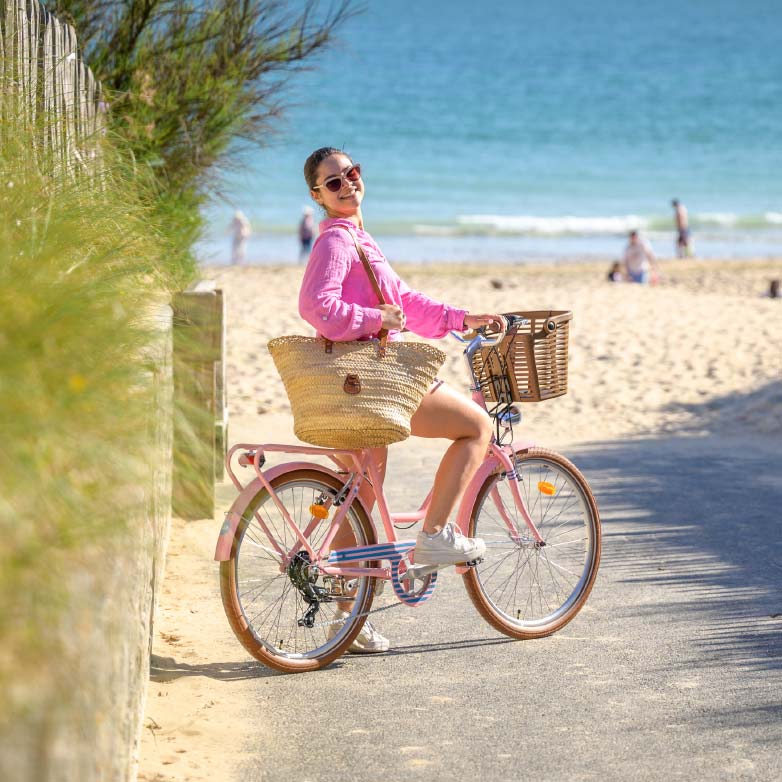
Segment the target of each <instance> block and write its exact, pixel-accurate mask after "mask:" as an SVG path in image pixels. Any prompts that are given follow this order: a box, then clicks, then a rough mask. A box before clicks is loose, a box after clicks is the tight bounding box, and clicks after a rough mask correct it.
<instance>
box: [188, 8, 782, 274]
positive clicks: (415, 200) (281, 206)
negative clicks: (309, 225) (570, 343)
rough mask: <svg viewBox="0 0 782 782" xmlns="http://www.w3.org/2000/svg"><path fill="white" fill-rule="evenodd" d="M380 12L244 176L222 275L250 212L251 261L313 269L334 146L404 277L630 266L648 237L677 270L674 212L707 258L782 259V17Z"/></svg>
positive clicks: (339, 46) (324, 59)
mask: <svg viewBox="0 0 782 782" xmlns="http://www.w3.org/2000/svg"><path fill="white" fill-rule="evenodd" d="M294 5H295V4H294ZM324 7H325V5H324ZM364 8H365V10H364V11H363V13H360V14H358V15H357V16H355V17H353V18H352V19H350V20H349V21H348V22H346V23H345V24H344V25H343V26H342V27H341V28H340V29H339V30H338V33H337V36H338V39H339V40H338V41H337V42H336V43H335V44H334V45H332V47H331V48H330V49H329V51H328V52H326V53H325V54H323V55H321V56H319V58H318V59H316V60H313V61H312V63H311V65H312V66H313V70H311V71H308V72H304V73H300V74H297V75H296V76H294V77H293V79H292V81H291V86H290V88H289V89H288V91H287V93H286V95H287V99H288V102H289V104H290V108H289V109H288V110H287V112H286V113H285V115H284V117H283V119H282V121H281V122H280V123H279V124H278V125H277V130H278V133H277V134H276V135H275V136H273V137H269V138H266V139H262V141H263V142H264V144H265V146H263V147H261V148H258V149H255V150H252V151H251V152H249V153H245V155H244V157H243V159H242V165H241V169H240V170H241V173H239V172H238V171H234V172H232V173H231V172H229V173H227V174H226V179H225V186H224V189H225V192H226V193H227V200H226V201H225V202H221V203H219V204H217V205H214V206H212V207H211V208H210V209H209V210H208V212H207V218H208V225H207V231H206V234H205V237H204V241H203V242H202V243H201V245H200V248H199V252H200V255H201V257H202V258H203V259H204V260H209V261H212V262H215V261H216V262H224V261H227V259H228V255H229V239H228V237H227V235H226V227H227V225H228V223H229V222H230V219H231V216H232V213H233V210H234V209H241V210H242V211H244V212H245V213H246V214H247V215H248V217H249V218H250V220H251V222H252V224H253V230H254V235H253V237H252V239H251V240H250V243H249V247H248V260H249V262H258V263H268V262H276V263H295V262H296V260H297V257H298V241H297V237H296V226H297V223H298V220H299V218H300V216H301V213H302V208H303V207H304V206H306V205H308V204H312V202H311V201H310V200H309V197H308V192H307V188H306V186H305V183H304V180H303V177H302V166H303V163H304V160H305V158H306V157H307V155H308V154H309V153H310V152H311V151H312V150H314V149H316V148H317V147H320V146H325V145H329V146H336V147H340V148H344V149H345V150H346V151H347V152H348V153H349V154H350V155H351V156H352V157H353V159H354V160H356V161H359V162H361V164H362V169H363V172H364V182H365V185H366V198H365V202H364V208H363V212H364V220H365V225H366V227H367V229H368V230H370V231H371V233H372V234H373V235H374V236H375V238H376V239H377V240H378V242H379V243H380V245H381V247H382V248H383V249H384V251H385V253H386V255H387V256H388V257H389V259H390V260H392V261H415V262H426V261H443V260H454V261H466V260H478V261H481V260H487V261H488V260H497V261H507V262H520V261H521V262H523V261H535V260H550V259H579V258H592V257H601V258H602V257H606V258H608V257H617V256H619V255H620V254H621V250H622V248H623V246H624V243H625V241H626V234H627V232H628V231H629V230H630V229H632V228H639V229H641V231H642V232H644V233H645V234H646V236H647V238H648V239H649V240H650V241H651V243H652V245H653V247H654V249H655V251H656V252H657V253H658V254H659V255H660V256H663V257H665V256H670V255H672V254H673V250H674V237H675V234H674V224H673V212H672V209H671V205H670V202H671V199H672V198H679V199H680V200H681V201H682V202H683V203H684V204H685V205H686V206H687V207H688V209H689V212H690V219H691V224H692V228H693V239H694V246H695V250H696V252H697V254H698V255H699V256H702V257H726V258H740V257H756V256H772V255H773V256H782V179H781V177H780V174H782V144H780V135H781V134H780V128H782V46H780V45H779V40H780V32H782V6H781V5H780V3H779V0H744V1H743V2H741V3H736V2H735V0H655V1H654V2H645V1H644V0H639V1H638V2H635V3H625V2H618V0H613V1H612V0H547V2H546V3H539V2H535V3H533V2H528V1H527V0H482V2H476V0H369V2H367V3H365V4H364ZM317 219H318V216H317V213H316V221H317Z"/></svg>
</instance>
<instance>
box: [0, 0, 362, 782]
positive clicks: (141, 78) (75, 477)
mask: <svg viewBox="0 0 782 782" xmlns="http://www.w3.org/2000/svg"><path fill="white" fill-rule="evenodd" d="M48 8H49V10H50V11H52V12H54V13H55V14H56V15H57V16H58V17H59V18H61V19H64V20H66V21H70V22H72V23H73V24H74V25H75V28H76V31H77V34H78V38H79V42H80V51H81V52H82V54H84V59H85V61H86V63H87V64H89V65H90V67H91V70H92V71H93V73H94V75H95V77H96V78H97V79H98V81H100V82H101V83H102V100H103V101H104V102H105V104H106V106H107V107H108V110H107V111H106V113H105V115H104V117H103V119H104V121H105V125H106V127H105V128H104V129H103V130H101V131H100V132H99V136H100V137H99V138H96V139H90V144H92V145H94V146H95V148H96V149H97V151H98V153H99V154H98V158H99V159H100V160H101V164H100V166H97V165H96V166H94V168H93V170H92V171H88V170H86V169H87V168H90V167H91V166H92V164H91V163H89V161H88V163H87V165H86V166H85V165H83V161H81V160H80V161H79V163H78V164H77V163H76V162H73V164H72V167H71V168H70V170H68V167H67V166H64V165H63V163H62V161H61V160H58V161H55V160H53V159H52V160H47V158H46V155H47V148H46V145H45V144H43V143H42V139H43V138H44V137H45V136H46V135H47V134H46V131H47V130H49V128H48V127H47V123H49V122H50V120H51V118H47V117H46V116H44V115H42V114H39V116H38V119H37V120H36V121H35V122H33V121H31V115H30V111H29V109H24V108H23V107H24V105H27V104H25V102H24V100H20V99H19V94H16V95H15V94H14V90H16V89H18V85H19V84H20V83H21V82H20V81H16V82H15V81H14V78H15V77H14V74H15V73H16V71H15V70H13V68H12V67H11V66H8V67H6V68H5V71H4V72H3V74H0V75H3V76H4V78H5V79H6V82H5V83H4V84H0V86H2V87H3V89H2V90H0V693H2V695H0V727H2V726H3V724H5V725H6V727H8V726H9V725H13V724H14V723H17V725H16V728H15V732H14V730H11V732H9V731H8V730H0V739H3V738H5V740H6V741H7V740H8V737H9V736H11V737H13V736H14V735H16V736H20V735H22V736H24V738H25V740H26V741H28V742H29V741H32V742H34V743H35V742H41V747H38V748H37V749H35V748H34V751H30V752H28V753H27V755H28V756H29V757H37V756H40V757H43V755H41V752H40V750H41V749H42V748H43V745H44V744H45V743H46V741H47V739H46V736H48V735H50V734H49V732H48V731H49V728H50V727H51V726H53V725H57V724H58V722H57V721H58V716H57V715H58V710H59V709H65V710H66V711H67V714H68V719H70V720H72V721H73V720H75V723H74V724H73V725H71V727H70V728H69V730H70V731H71V735H73V736H75V737H78V740H79V741H80V742H81V743H82V744H83V743H85V742H86V743H87V744H89V743H90V737H91V736H92V735H95V736H97V735H98V733H100V731H103V732H104V733H105V732H106V730H107V729H108V730H109V731H110V729H111V727H110V726H108V728H107V726H106V724H105V720H106V718H107V717H109V716H110V715H111V710H110V708H109V705H108V704H109V700H110V699H113V700H114V702H115V703H120V704H122V702H123V699H124V698H126V697H127V694H123V693H122V692H118V691H114V692H111V691H109V690H110V689H111V688H110V687H107V686H105V685H106V682H105V677H104V680H100V677H96V678H95V683H94V684H91V685H90V687H88V688H87V689H84V683H85V682H88V681H90V676H89V671H85V666H89V665H90V660H94V659H95V655H99V654H104V653H105V654H109V655H114V656H116V657H117V658H118V662H116V664H115V665H114V669H113V670H114V671H115V672H116V671H120V672H121V673H123V672H124V673H123V675H124V676H125V677H126V679H127V677H129V676H131V674H130V673H129V672H130V671H131V670H135V669H134V668H133V665H132V664H131V663H130V662H129V660H128V659H127V658H128V657H129V656H130V657H132V656H133V654H134V652H133V650H132V648H131V647H129V646H128V641H127V639H128V637H129V636H128V634H127V633H125V634H124V636H123V628H122V624H123V623H126V626H133V627H135V628H137V629H136V630H134V632H135V633H136V635H137V636H139V637H142V636H143V627H146V626H147V625H146V624H145V623H146V622H148V619H149V618H148V617H138V616H133V615H132V613H130V614H129V615H124V614H123V610H124V611H128V609H132V607H133V606H132V604H131V601H130V599H129V592H130V591H132V590H133V588H134V587H133V586H132V584H133V583H134V582H133V579H134V578H135V579H136V581H138V580H139V579H147V588H149V583H148V582H149V579H150V573H149V572H147V571H144V573H142V574H141V575H139V573H140V571H139V572H138V573H134V572H133V569H134V567H136V565H137V563H138V562H139V561H140V557H144V556H146V559H147V560H150V558H152V559H154V557H153V556H152V555H151V554H150V551H151V548H152V546H153V543H154V542H153V538H154V537H155V535H157V536H158V537H160V535H159V532H160V531H159V530H157V531H156V530H154V529H152V527H153V526H154V524H155V519H157V518H160V517H163V516H164V515H165V514H167V513H168V509H167V508H160V507H157V506H156V503H159V496H160V495H161V492H160V491H159V490H160V484H161V481H162V482H163V483H165V481H166V480H167V477H166V476H167V475H168V474H169V472H170V464H168V463H165V464H161V463H160V454H161V452H162V453H165V448H164V449H162V450H161V448H160V444H161V441H162V442H165V441H166V437H167V432H170V426H171V420H170V413H169V412H167V411H169V410H170V408H168V407H167V406H165V405H163V406H161V400H160V394H161V393H165V387H168V386H167V383H168V382H169V381H167V380H165V378H164V379H163V381H162V383H161V382H160V379H161V378H160V374H161V371H162V373H163V374H164V375H165V372H166V371H170V363H169V364H167V363H166V362H165V361H163V363H162V364H161V362H160V357H161V356H163V355H165V347H164V343H165V339H167V338H170V331H168V332H166V330H165V328H163V329H161V327H160V319H161V318H164V317H165V315H164V313H165V312H166V311H167V307H166V305H167V304H168V302H169V301H170V297H171V294H172V293H173V292H174V291H176V290H180V289H182V288H184V287H185V286H186V285H187V284H188V283H189V282H191V281H192V280H193V279H194V277H195V275H196V273H197V269H196V263H195V260H194V257H193V254H192V247H193V244H194V242H195V240H196V239H197V238H198V235H199V230H200V226H201V216H200V209H201V207H202V206H203V205H204V204H205V203H206V202H207V200H208V199H210V198H213V197H215V196H216V194H217V193H218V191H219V177H218V172H219V170H220V168H221V167H223V166H225V165H228V164H230V161H231V160H232V159H233V156H234V155H235V154H236V153H237V151H239V150H240V148H241V144H242V142H245V141H246V142H258V141H260V140H262V138H263V134H264V133H265V132H266V131H269V130H270V129H271V125H272V123H273V122H274V120H275V119H276V118H277V116H278V115H279V113H280V111H281V104H280V96H281V95H282V92H281V90H282V89H283V88H284V82H285V77H286V76H287V75H290V74H291V73H292V72H293V71H295V70H296V69H297V68H300V67H301V66H302V64H303V63H304V62H305V60H307V59H308V58H310V57H311V55H312V54H314V53H315V52H317V51H318V50H319V49H320V48H321V47H323V46H324V45H325V44H327V43H328V42H329V40H330V39H331V38H332V36H333V32H334V30H335V28H336V26H337V25H338V24H339V23H340V22H341V21H342V20H343V19H344V18H345V17H346V16H347V15H348V13H349V12H348V7H347V4H346V3H342V4H340V5H338V6H336V7H335V9H334V10H332V11H331V12H330V13H329V14H327V15H326V16H325V17H321V18H320V19H319V21H313V15H312V14H313V11H314V6H313V5H312V4H306V5H305V6H304V7H303V8H304V10H303V11H301V12H300V13H298V14H294V15H293V16H290V15H289V14H288V13H287V12H286V5H285V3H280V2H260V3H259V2H249V0H248V1H247V2H244V1H242V2H239V0H217V2H213V3H210V2H205V3H204V2H183V1H182V0H162V1H158V0H143V2H141V1H140V0H129V2H128V3H123V4H122V5H121V6H118V5H117V4H116V3H113V2H105V0H83V1H80V2H78V1H77V2H69V1H68V0H61V1H60V2H56V3H52V4H49V5H48ZM0 10H2V9H0ZM5 51H7V52H8V51H10V48H9V47H6V50H5ZM0 62H1V61H0ZM9 62H10V61H9ZM4 65H5V64H4ZM14 67H17V68H18V67H19V66H14ZM9 85H12V86H11V88H10V89H6V88H7V87H8V86H9ZM25 112H27V113H25ZM49 154H51V149H49ZM165 335H167V336H165ZM166 416H168V420H165V419H166ZM162 491H163V494H165V488H164V489H163V490H162ZM139 552H141V554H139ZM144 552H146V554H145V553H144ZM148 567H151V568H152V570H151V571H150V572H151V574H152V575H151V579H152V581H154V577H155V576H154V574H155V572H157V571H156V570H155V567H156V566H155V565H154V563H153V564H152V565H151V566H148ZM129 584H130V585H131V586H128V585H129ZM112 603H113V604H114V605H112ZM107 606H108V607H109V609H108V611H107V610H105V609H106V607H107ZM123 638H124V640H123ZM114 640H116V641H117V642H118V643H117V645H116V647H113V646H112V641H114ZM122 643H124V644H125V645H124V647H123V646H122V645H121V644H122ZM88 649H89V650H90V651H89V654H87V650H88ZM85 655H86V656H85ZM90 655H92V656H90ZM123 655H124V657H123ZM142 675H143V672H142ZM123 683H124V685H125V686H127V688H128V689H130V688H131V687H132V686H133V684H132V683H130V682H128V681H124V680H123V681H119V680H115V681H114V684H117V687H118V688H119V689H121V685H123ZM101 684H102V685H103V686H104V691H103V692H100V691H99V688H100V686H101ZM142 686H143V685H142ZM136 687H137V688H138V683H136ZM79 688H80V690H79V691H78V692H77V689H79ZM75 700H76V701H78V703H79V704H80V707H79V708H74V707H73V703H74V701H75ZM128 708H132V707H131V706H130V705H129V706H128ZM101 720H104V723H103V726H102V727H99V726H100V725H101ZM76 723H77V724H76ZM19 725H22V726H24V725H29V726H34V727H33V729H32V730H28V731H27V733H28V734H30V735H25V733H24V729H23V728H20V727H19ZM47 725H48V726H49V728H47ZM20 730H22V733H21V734H20V733H19V731H20ZM54 733H55V734H56V733H57V730H55V731H54ZM52 735H54V734H52ZM58 737H59V740H60V741H62V735H60V734H58ZM132 740H133V737H132V736H131V737H130V741H131V743H132ZM11 741H13V738H12V739H11ZM0 743H2V742H0ZM9 746H10V745H9ZM128 746H130V744H128ZM0 754H2V753H0ZM22 754H24V753H22ZM99 754H100V753H99V752H98V751H97V749H96V752H95V754H94V758H97V757H98V756H99ZM106 754H108V753H104V756H105V755H106ZM94 758H90V757H87V756H85V757H84V758H83V759H79V760H78V761H77V762H78V763H84V764H85V765H84V768H85V769H87V768H88V767H89V768H90V769H91V770H90V772H89V774H88V773H87V772H86V771H85V773H84V774H81V773H80V772H76V775H75V776H72V777H70V778H79V779H87V778H92V776H91V775H92V774H93V773H94V768H93V767H91V766H89V764H90V763H92V764H93V766H94V765H95V760H94ZM11 760H13V758H11ZM50 760H51V759H49V761H45V760H41V762H42V763H45V762H50ZM3 768H4V762H3V759H0V776H2V775H3V773H2V772H3ZM33 778H41V779H43V778H48V777H47V776H46V774H45V773H44V772H41V773H40V774H39V775H38V776H35V775H33ZM63 778H65V777H63ZM107 778H108V777H107Z"/></svg>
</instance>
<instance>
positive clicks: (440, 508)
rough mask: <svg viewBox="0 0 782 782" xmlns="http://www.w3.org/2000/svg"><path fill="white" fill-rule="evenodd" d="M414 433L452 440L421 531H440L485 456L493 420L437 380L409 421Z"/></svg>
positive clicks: (482, 410)
mask: <svg viewBox="0 0 782 782" xmlns="http://www.w3.org/2000/svg"><path fill="white" fill-rule="evenodd" d="M410 425H411V429H412V433H413V434H414V435H415V436H416V437H431V438H439V437H442V438H445V439H448V440H453V443H452V444H451V446H450V447H449V448H448V450H447V451H446V452H445V455H444V456H443V459H442V461H441V462H440V466H439V468H438V469H437V475H436V476H435V479H434V486H433V489H432V500H431V504H430V505H429V511H428V512H427V514H426V521H425V522H424V532H426V533H427V534H429V535H434V534H435V533H437V532H439V531H440V530H441V529H442V528H443V526H444V525H445V523H446V522H447V521H448V517H449V516H450V515H451V511H453V509H454V507H455V505H456V503H457V502H458V500H459V499H460V497H461V496H462V492H463V491H464V490H465V489H466V488H467V484H468V483H469V482H470V480H471V479H472V477H473V475H475V472H476V470H477V469H478V467H479V466H480V464H481V462H482V461H483V459H484V457H485V456H486V449H487V448H488V447H489V443H490V442H491V436H492V431H493V430H492V423H491V419H490V418H489V416H487V415H486V411H485V410H484V409H483V408H481V407H480V405H478V404H476V403H475V402H473V401H472V400H471V399H467V398H465V397H464V396H462V395H461V394H458V393H457V392H456V391H454V390H453V389H452V388H449V387H448V386H447V385H445V383H442V382H441V381H436V382H435V383H434V384H433V386H432V387H431V388H430V389H429V391H428V392H427V394H426V396H424V399H423V401H422V402H421V405H420V407H419V408H418V410H416V412H415V415H413V417H412V419H411V421H410Z"/></svg>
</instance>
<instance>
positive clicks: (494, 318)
mask: <svg viewBox="0 0 782 782" xmlns="http://www.w3.org/2000/svg"><path fill="white" fill-rule="evenodd" d="M304 178H305V180H306V182H307V186H308V187H309V191H310V196H311V198H312V199H313V201H315V203H317V204H318V205H319V206H321V207H322V208H323V211H324V212H325V219H324V220H323V221H322V222H321V223H320V235H319V236H318V238H317V240H316V241H315V244H314V245H313V247H312V253H311V255H310V259H309V262H308V263H307V268H306V269H305V271H304V278H303V280H302V284H301V290H300V292H299V314H300V315H301V316H302V317H303V318H304V320H306V321H307V322H308V323H309V324H310V325H312V326H314V328H315V330H316V331H317V333H318V334H319V335H320V336H323V337H326V338H327V339H330V340H332V341H343V340H353V339H372V338H373V337H375V336H376V335H377V334H378V332H379V331H380V330H381V329H387V330H388V339H389V340H399V339H401V338H402V331H404V330H405V328H407V329H409V330H410V331H412V332H414V333H415V334H418V335H419V336H422V337H426V338H430V339H431V338H439V337H444V336H445V335H446V334H447V333H448V332H449V331H451V330H456V331H465V330H468V329H475V328H478V327H480V326H486V325H488V324H490V323H492V322H497V323H500V322H501V321H500V316H499V315H490V314H489V315H487V314H480V315H471V314H469V313H468V311H467V310H464V309H460V308H459V307H454V306H451V305H449V304H442V303H440V302H438V301H435V300H434V299H430V298H429V297H428V296H426V295H424V294H423V293H419V292H418V291H414V290H412V289H411V288H410V287H409V286H408V285H407V284H406V283H405V282H404V281H403V280H401V279H400V278H399V277H398V276H397V274H396V272H395V271H394V270H393V269H392V268H391V266H390V265H389V263H388V261H387V260H386V258H385V256H384V255H383V252H382V250H381V249H380V247H378V245H377V243H376V242H375V240H374V239H373V238H372V236H371V235H370V234H369V233H368V232H367V231H366V230H365V229H364V219H363V216H362V213H361V205H362V203H363V200H364V195H365V185H364V181H363V179H362V177H361V166H360V165H359V164H358V163H355V162H353V160H351V158H350V157H349V156H348V155H347V154H345V153H344V152H343V151H341V150H339V149H335V148H334V147H322V148H321V149H317V150H315V152H313V153H312V154H311V155H310V156H309V157H308V158H307V161H306V163H305V164H304ZM354 237H355V240H356V242H357V243H358V244H359V245H360V246H361V247H362V249H363V250H364V252H365V253H366V256H367V258H368V260H369V262H370V263H371V264H372V268H373V270H374V272H375V274H376V276H377V279H378V283H379V285H380V288H381V289H382V291H383V295H384V297H385V299H386V300H387V302H389V303H387V304H379V303H378V299H377V297H376V296H375V294H374V292H373V290H372V286H371V285H370V283H369V280H368V279H367V274H366V271H365V270H364V267H363V265H362V263H361V260H360V258H359V254H358V252H357V249H356V244H355V243H354ZM410 427H411V430H412V434H413V435H415V436H417V437H432V438H434V437H436V438H444V439H448V440H451V441H452V442H451V445H450V447H449V448H448V450H447V451H446V452H445V455H444V456H443V459H442V462H441V463H440V467H439V468H438V470H437V475H436V477H435V482H434V487H433V489H432V496H431V502H430V505H429V510H428V512H427V515H426V519H425V521H424V525H423V530H422V531H421V532H419V533H418V537H417V538H416V547H415V561H416V563H420V564H430V565H452V564H455V563H457V562H465V561H469V560H472V559H477V558H479V557H481V556H483V553H484V552H485V550H486V546H485V544H484V542H483V541H482V540H480V539H479V538H466V537H464V536H463V535H462V534H461V533H460V532H459V529H458V527H457V526H456V525H455V524H453V523H451V522H449V521H448V517H449V516H450V515H451V512H452V511H453V509H454V507H455V506H456V502H457V501H458V499H459V498H460V496H461V494H462V492H463V491H464V489H465V487H466V486H467V484H468V483H469V481H470V479H471V478H472V477H473V475H474V473H475V471H476V470H477V469H478V466H479V465H480V464H481V461H482V459H483V458H484V456H485V454H486V449H487V448H488V446H489V443H490V442H491V438H492V424H491V419H490V418H489V417H488V416H487V415H486V413H485V411H484V410H483V409H482V408H481V407H480V406H479V405H478V404H477V403H476V402H473V401H472V400H471V399H467V398H465V397H464V396H462V395H461V394H459V393H457V392H456V391H454V390H453V389H451V388H450V387H449V386H447V385H446V384H445V383H443V382H442V381H441V380H435V381H434V382H433V383H432V385H431V387H430V388H429V390H428V391H427V393H426V395H425V396H424V399H423V401H422V402H421V405H420V407H419V408H418V410H417V411H416V412H415V413H414V414H413V417H412V419H411V421H410ZM375 455H376V457H377V458H378V462H379V464H380V465H381V474H382V475H385V465H386V457H387V451H386V449H385V448H380V449H376V451H375ZM346 468H347V469H352V467H350V466H349V465H346ZM365 496H366V499H367V507H368V509H369V510H371V504H372V503H371V502H370V501H369V499H370V496H371V495H369V494H367V495H365ZM355 545H356V542H355V539H354V537H353V534H352V532H351V530H350V528H349V527H348V526H347V525H345V529H340V531H339V532H338V534H337V537H336V538H335V540H334V543H333V548H335V549H338V548H344V547H350V546H355ZM349 607H350V606H349V604H346V605H339V606H338V608H339V612H338V614H337V616H338V618H342V617H346V616H347V612H346V608H349ZM332 627H333V628H334V629H333V630H332V631H331V632H333V633H336V632H337V631H338V625H332ZM388 648H389V641H388V639H387V638H384V637H383V636H382V635H380V633H379V632H378V631H377V630H376V629H375V628H374V627H373V626H372V625H371V624H370V623H369V622H367V623H365V624H364V627H363V630H362V632H361V633H360V634H359V636H358V637H357V638H356V640H355V641H354V642H353V645H352V646H351V647H350V649H349V651H351V652H353V653H373V652H384V651H386V650H387V649H388Z"/></svg>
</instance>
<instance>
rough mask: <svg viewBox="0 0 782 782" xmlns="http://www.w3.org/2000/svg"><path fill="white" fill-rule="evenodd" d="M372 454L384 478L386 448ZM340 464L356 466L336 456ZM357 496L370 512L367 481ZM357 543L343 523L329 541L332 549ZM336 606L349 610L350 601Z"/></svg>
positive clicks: (351, 468) (370, 493) (372, 499)
mask: <svg viewBox="0 0 782 782" xmlns="http://www.w3.org/2000/svg"><path fill="white" fill-rule="evenodd" d="M372 456H373V457H374V459H375V461H376V462H377V465H378V468H379V469H380V476H381V479H385V477H386V462H387V461H388V448H373V449H372ZM337 459H338V460H339V462H340V464H341V465H342V466H343V467H344V468H345V469H346V470H347V471H348V472H353V471H354V470H355V469H356V467H355V465H354V464H353V461H352V460H351V459H350V458H348V457H337ZM358 496H359V497H360V498H361V499H362V500H363V501H364V507H365V508H366V509H367V513H371V512H372V508H373V507H374V505H375V494H374V492H373V491H372V487H371V486H370V485H369V483H368V482H367V481H366V480H364V482H363V483H362V484H361V488H360V489H359V490H358ZM356 543H357V541H356V537H355V535H354V534H353V531H352V530H351V529H350V525H349V524H343V525H342V526H341V527H340V528H339V529H338V530H337V534H336V535H335V536H334V540H333V541H332V543H331V548H332V549H341V548H352V547H353V546H355V545H356ZM337 607H338V608H340V609H341V610H342V611H346V612H348V613H349V612H350V610H351V608H352V603H346V602H339V603H337Z"/></svg>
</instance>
